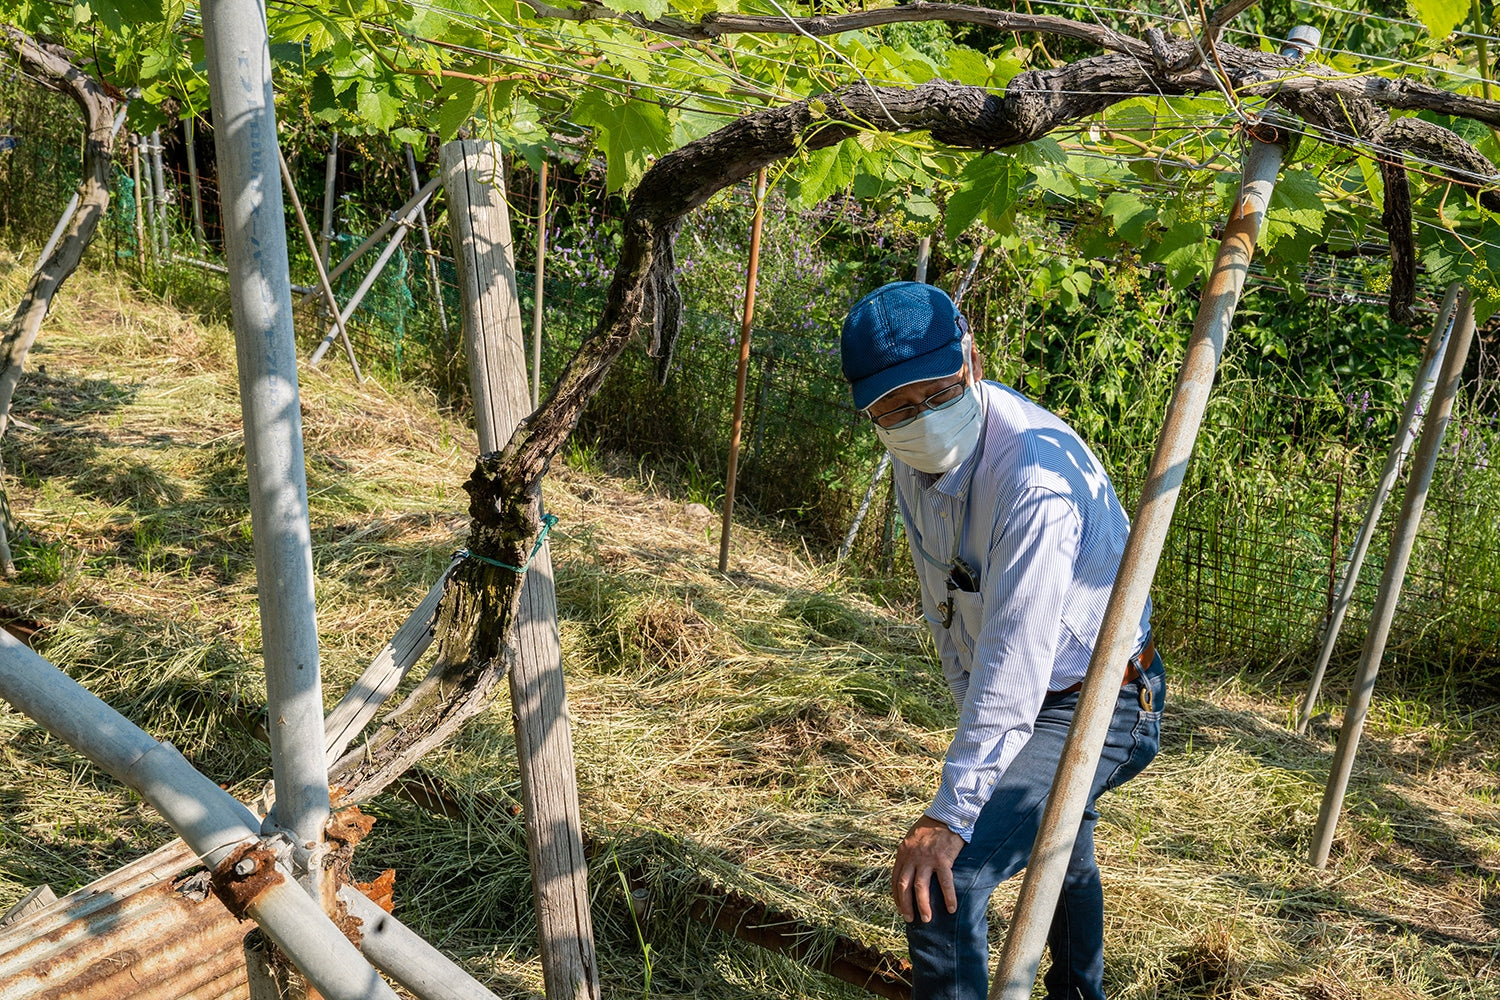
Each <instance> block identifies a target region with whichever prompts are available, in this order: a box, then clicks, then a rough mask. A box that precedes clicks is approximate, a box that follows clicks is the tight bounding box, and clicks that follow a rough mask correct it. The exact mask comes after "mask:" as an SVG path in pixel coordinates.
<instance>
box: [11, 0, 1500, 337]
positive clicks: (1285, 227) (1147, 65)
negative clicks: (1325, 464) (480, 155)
mask: <svg viewBox="0 0 1500 1000" xmlns="http://www.w3.org/2000/svg"><path fill="white" fill-rule="evenodd" d="M1016 6H1019V7H1022V8H1024V10H1015V11H1012V10H998V9H990V8H986V7H979V6H968V5H962V4H948V3H931V4H928V3H913V4H906V5H901V6H879V5H876V4H869V5H859V4H846V3H843V2H832V3H818V4H801V5H799V4H796V3H791V2H789V0H788V2H783V0H740V2H736V0H696V2H695V0H676V2H671V0H610V2H608V3H595V2H583V3H569V2H559V3H558V4H556V5H554V4H551V3H547V2H544V0H531V2H520V0H433V2H424V0H411V2H391V0H334V2H321V0H318V2H312V0H269V3H268V8H267V14H268V19H269V23H270V28H271V34H272V41H273V48H272V56H273V59H274V60H275V62H276V65H277V68H278V71H279V83H280V87H281V91H282V94H283V98H284V100H286V101H287V102H289V108H288V110H292V109H296V110H298V111H301V112H305V114H306V116H307V117H309V118H310V119H311V120H312V121H314V122H319V123H323V124H326V125H327V126H328V127H329V128H335V127H336V128H339V129H341V130H343V131H345V132H351V131H352V132H368V133H373V134H381V135H388V136H391V137H392V139H393V140H394V141H396V142H403V141H412V142H415V141H420V140H421V139H423V138H424V137H426V136H428V135H431V134H432V133H434V132H435V133H437V134H438V135H439V137H440V138H442V139H449V138H452V137H454V136H455V135H457V134H459V132H460V131H461V130H463V131H466V132H469V133H472V134H477V135H485V136H492V137H494V138H497V139H500V140H502V141H504V142H506V143H507V144H509V145H511V146H512V147H513V148H516V149H518V150H520V151H521V152H523V153H525V154H526V155H527V156H529V157H531V158H533V159H536V158H538V157H539V156H540V155H542V153H543V152H544V150H546V149H547V148H549V147H556V146H559V145H565V146H571V147H574V148H575V149H577V148H584V149H587V148H590V147H592V148H593V149H594V150H596V151H597V153H598V154H599V155H601V156H602V157H603V158H604V160H605V162H606V163H607V165H608V181H609V184H610V186H611V188H613V189H620V190H625V191H630V190H632V189H634V188H635V187H636V186H637V185H638V184H639V183H640V182H641V180H642V177H643V176H644V174H645V171H646V170H647V168H648V167H649V165H650V164H651V163H652V162H654V161H655V160H656V159H657V158H659V157H661V156H663V155H664V154H666V153H667V152H669V151H670V150H673V149H678V148H682V147H684V146H687V145H689V144H690V143H692V142H694V141H695V140H700V139H703V138H705V137H707V136H709V135H711V134H712V133H714V132H715V131H716V130H718V129H720V128H722V127H723V126H725V125H726V124H728V123H729V122H731V121H734V120H736V119H740V118H743V117H744V116H747V115H753V114H755V113H757V112H766V111H771V110H774V109H778V108H782V109H784V108H788V107H791V106H793V105H802V106H805V107H806V108H807V109H808V112H809V115H810V120H809V123H808V126H807V127H806V128H802V129H799V130H798V134H797V135H796V136H795V137H792V138H791V140H790V147H789V148H785V149H782V150H780V155H779V156H778V157H777V159H776V164H775V170H776V171H777V174H778V177H777V179H778V180H779V181H780V182H781V187H782V189H783V190H784V191H785V192H786V193H787V194H788V196H789V197H790V199H791V200H792V202H793V204H794V205H813V204H816V203H818V202H820V201H822V200H824V199H826V198H828V197H830V196H832V195H835V194H838V193H840V192H849V193H852V194H853V195H855V196H857V197H860V198H864V199H871V200H875V201H878V202H880V203H882V205H883V206H884V207H885V208H887V209H889V210H891V211H895V212H899V213H901V215H902V216H904V217H905V218H907V219H908V220H909V221H910V222H911V223H912V224H914V225H916V226H923V227H929V228H931V229H933V230H935V231H940V232H943V233H945V234H946V235H948V236H950V237H953V236H957V235H959V234H962V233H965V232H969V231H972V229H973V227H975V226H982V227H984V231H985V234H986V235H987V236H989V237H990V238H998V239H1001V240H1004V239H1019V238H1021V237H1020V236H1019V235H1017V233H1016V228H1017V220H1018V219H1022V220H1025V222H1026V225H1027V226H1030V227H1032V228H1033V229H1034V228H1035V226H1036V224H1037V223H1038V221H1039V220H1041V219H1042V218H1043V216H1044V215H1045V214H1050V215H1052V216H1053V217H1057V216H1059V215H1062V216H1065V217H1066V218H1067V220H1068V223H1069V224H1068V227H1067V229H1068V234H1069V235H1068V238H1067V239H1065V240H1060V242H1059V246H1065V248H1066V250H1067V251H1068V252H1069V253H1070V254H1071V255H1075V256H1076V257H1077V259H1078V260H1079V262H1080V263H1079V265H1078V275H1077V277H1076V278H1075V279H1074V283H1073V290H1074V291H1075V292H1077V291H1082V290H1083V289H1086V288H1087V285H1088V280H1089V279H1088V273H1089V269H1090V266H1091V265H1090V263H1089V262H1097V261H1099V260H1101V259H1105V260H1111V261H1114V262H1117V263H1119V264H1121V265H1154V266H1156V267H1157V268H1159V269H1160V270H1162V271H1164V272H1165V274H1166V276H1167V278H1168V280H1169V281H1170V282H1171V283H1172V284H1173V285H1174V286H1175V287H1179V288H1181V287H1183V286H1185V285H1186V284H1188V283H1190V282H1191V281H1192V280H1194V279H1195V278H1196V277H1198V276H1199V275H1200V274H1201V273H1202V272H1203V268H1204V267H1205V266H1206V263H1207V260H1208V255H1209V246H1210V237H1211V235H1212V233H1213V230H1214V228H1215V226H1216V224H1217V220H1218V219H1219V218H1221V217H1222V215H1223V214H1224V206H1225V203H1226V201H1227V199H1228V197H1229V196H1230V195H1231V194H1232V191H1233V183H1234V180H1235V175H1236V172H1237V170H1238V161H1239V148H1240V144H1241V141H1242V139H1243V137H1244V136H1245V135H1246V134H1247V132H1248V131H1249V130H1250V129H1253V128H1255V127H1257V125H1258V123H1261V122H1262V121H1263V119H1265V118H1266V116H1267V115H1269V114H1271V113H1273V112H1275V111H1280V112H1282V113H1283V117H1282V118H1280V119H1279V120H1277V121H1276V123H1275V126H1274V127H1275V128H1276V129H1277V130H1278V132H1279V133H1281V134H1292V135H1294V136H1295V137H1298V138H1301V139H1304V140H1306V141H1304V142H1302V143H1301V144H1300V146H1299V148H1298V149H1297V151H1296V154H1295V156H1294V158H1293V160H1292V162H1291V163H1290V164H1289V166H1288V167H1287V169H1286V170H1285V171H1284V174H1283V177H1282V180H1281V182H1280V184H1279V185H1278V193H1277V199H1276V203H1275V205H1274V206H1273V208H1272V211H1271V213H1270V217H1269V219H1268V224H1267V227H1266V232H1265V233H1264V234H1263V236H1262V243H1261V251H1262V254H1263V255H1264V256H1263V260H1264V262H1265V266H1266V267H1267V268H1268V270H1269V271H1270V272H1271V273H1272V274H1274V275H1275V276H1276V277H1277V278H1278V279H1279V280H1281V281H1282V283H1283V284H1285V285H1286V287H1288V288H1289V290H1291V291H1292V293H1293V294H1294V295H1296V294H1299V293H1300V292H1301V291H1302V290H1303V289H1304V288H1305V287H1306V284H1307V281H1308V279H1309V275H1308V274H1307V273H1306V272H1307V271H1308V270H1309V268H1310V267H1311V268H1312V270H1313V271H1314V272H1317V273H1316V274H1314V275H1313V277H1314V278H1315V279H1318V280H1323V281H1325V282H1326V281H1327V279H1328V274H1327V272H1328V271H1329V270H1330V269H1334V270H1341V271H1342V273H1344V274H1353V273H1355V272H1358V273H1359V274H1360V275H1361V276H1362V279H1363V284H1364V286H1365V287H1369V288H1374V289H1377V290H1387V291H1388V293H1389V298H1390V304H1391V310H1392V314H1393V316H1394V317H1395V318H1397V319H1400V320H1404V321H1408V322H1410V321H1411V320H1412V318H1413V316H1412V312H1411V309H1412V303H1413V301H1414V297H1415V287H1414V286H1415V279H1416V274H1417V271H1418V269H1419V268H1420V269H1421V270H1422V271H1424V272H1425V274H1426V275H1428V276H1429V278H1430V280H1431V281H1432V282H1433V283H1442V282H1446V281H1450V280H1455V279H1459V280H1464V281H1466V282H1468V283H1469V284H1470V286H1471V287H1473V288H1474V289H1475V290H1476V293H1477V296H1478V298H1479V299H1480V300H1481V302H1484V303H1486V304H1485V305H1482V306H1481V314H1482V315H1484V314H1487V313H1488V311H1489V310H1490V309H1491V308H1493V306H1492V305H1490V304H1489V303H1490V302H1500V279H1497V277H1496V269H1497V268H1500V230H1497V229H1496V226H1495V221H1494V218H1493V216H1492V209H1494V208H1500V196H1496V195H1491V194H1489V190H1490V187H1489V186H1490V185H1491V184H1492V183H1493V182H1494V181H1495V180H1496V177H1495V174H1496V171H1495V168H1494V166H1493V165H1492V164H1493V163H1494V162H1495V161H1496V159H1497V158H1500V140H1497V135H1496V132H1495V129H1496V127H1500V110H1497V108H1496V106H1495V105H1493V104H1491V103H1489V101H1488V100H1487V98H1488V96H1489V93H1490V89H1491V87H1492V81H1491V80H1490V77H1491V74H1492V73H1493V69H1492V67H1491V65H1490V59H1489V52H1488V46H1489V43H1490V41H1492V40H1495V41H1500V38H1495V37H1494V36H1495V35H1500V26H1497V25H1496V11H1497V8H1496V7H1495V6H1494V5H1492V4H1490V3H1488V2H1471V0H1411V6H1410V7H1409V8H1408V7H1406V6H1403V5H1402V4H1399V3H1388V2H1382V0H1337V2H1327V3H1325V2H1322V0H1306V2H1285V0H1278V2H1268V3H1261V4H1259V5H1256V4H1254V3H1253V0H1232V2H1230V3H1228V4H1226V5H1225V6H1223V7H1221V8H1217V9H1210V8H1207V7H1205V5H1204V2H1203V0H1150V2H1148V3H1144V4H1135V5H1132V7H1131V9H1129V10H1125V9H1121V8H1117V7H1110V6H1106V5H1104V4H1099V3H1089V2H1074V0H1058V2H1028V3H1026V4H1021V5H1016ZM0 12H3V13H4V14H6V15H8V16H9V18H10V19H11V20H13V21H14V22H15V23H18V24H20V25H21V26H22V27H23V28H26V29H28V30H31V31H33V32H41V33H43V34H45V35H51V36H53V37H58V38H61V39H62V40H64V41H65V42H67V43H69V44H70V45H71V46H72V47H73V49H74V50H75V51H76V52H77V53H78V54H79V55H80V57H82V58H83V60H84V61H88V60H90V59H92V60H94V61H96V63H97V65H96V67H95V68H96V70H97V72H98V73H99V75H100V76H101V77H102V78H103V79H104V80H106V81H108V82H110V83H113V84H114V85H116V86H118V87H120V88H121V89H124V88H126V87H128V86H130V85H137V84H138V85H140V86H141V87H142V88H143V91H144V95H145V102H144V106H143V107H141V108H140V109H139V110H137V111H136V112H135V114H136V116H137V118H138V120H139V121H140V123H142V124H145V123H146V122H147V120H148V119H150V118H151V117H152V116H153V115H162V116H165V115H168V114H170V113H173V112H176V111H177V110H178V109H179V108H180V107H181V106H183V105H186V106H188V107H190V108H193V109H198V110H206V108H207V94H206V90H205V87H204V83H203V81H202V79H201V76H200V73H201V67H202V46H201V42H200V41H199V39H198V38H197V25H198V11H197V7H196V5H192V4H186V3H182V2H176V0H126V2H123V3H113V4H104V3H99V2H97V0H96V2H94V3H92V4H85V3H75V4H66V3H61V4H60V3H57V2H46V0H25V2H16V0H0ZM1299 24H1307V25H1311V26H1314V27H1316V28H1319V29H1320V30H1321V32H1322V35H1323V42H1322V46H1321V47H1320V49H1319V50H1318V51H1317V52H1316V53H1314V54H1313V55H1312V56H1311V58H1310V59H1308V60H1307V61H1306V62H1304V63H1302V64H1301V65H1298V63H1297V61H1296V60H1294V59H1289V58H1284V57H1281V56H1278V55H1276V52H1277V50H1278V49H1280V48H1281V47H1282V45H1283V39H1284V38H1285V37H1286V35H1287V33H1288V31H1289V30H1290V29H1291V28H1292V27H1293V26H1295V25H1299ZM944 84H946V86H944ZM839 94H842V95H843V99H842V101H839V100H838V99H835V103H837V104H838V107H839V108H840V110H841V112H842V114H833V113H830V111H829V106H830V101H829V99H828V97H826V96H825V95H839ZM960 94H965V95H967V96H966V97H965V98H964V100H965V101H968V102H969V103H971V104H973V106H974V107H973V113H972V114H968V113H966V112H965V111H963V110H961V109H951V108H949V107H948V104H949V103H951V102H952V101H954V100H957V99H958V95H960ZM1002 95H1003V96H1002ZM861 104H867V105H868V106H867V107H865V106H861ZM892 105H898V106H899V107H893V106H892ZM981 105H982V106H983V107H982V108H981ZM898 111H899V112H900V113H898ZM918 111H920V112H921V113H920V114H918V113H917V112H918ZM284 117H287V118H290V116H289V115H287V114H284ZM1001 147H1018V148H1010V149H1008V151H1007V152H1006V153H1005V154H1004V155H984V152H985V151H986V150H992V149H996V148H1001ZM1310 262H1311V263H1310ZM1092 266H1097V264H1095V265H1092ZM1064 280H1067V279H1066V276H1065V278H1064Z"/></svg>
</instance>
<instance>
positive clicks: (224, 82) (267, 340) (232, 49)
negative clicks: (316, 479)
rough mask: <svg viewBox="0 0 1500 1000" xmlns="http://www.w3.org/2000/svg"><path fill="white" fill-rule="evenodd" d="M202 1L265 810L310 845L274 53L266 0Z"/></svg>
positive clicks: (311, 718)
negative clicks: (266, 768) (270, 788)
mask: <svg viewBox="0 0 1500 1000" xmlns="http://www.w3.org/2000/svg"><path fill="white" fill-rule="evenodd" d="M202 12H203V41H204V49H205V53H206V55H207V66H208V79H209V84H210V97H211V99H212V104H213V116H214V117H213V120H214V147H215V150H216V154H217V158H218V167H219V190H220V192H221V197H222V199H223V208H222V213H223V221H224V253H225V259H226V263H227V264H228V266H229V275H230V286H229V291H230V303H231V306H232V309H233V317H234V334H235V350H236V354H237V356H238V361H239V372H240V405H241V409H242V412H243V414H244V425H245V458H246V462H247V464H248V466H249V483H250V523H251V529H252V531H253V533H254V539H255V571H256V581H257V586H258V596H259V600H260V620H261V635H262V650H263V656H264V658H265V664H266V698H267V702H268V705H269V709H270V725H269V726H268V729H269V730H270V742H271V766H272V771H273V773H274V775H275V779H276V803H277V804H276V809H275V812H274V815H273V816H272V817H267V823H268V824H270V823H272V822H273V819H274V822H275V824H279V825H280V826H281V827H282V828H284V829H286V830H289V831H290V832H291V833H292V834H293V835H294V836H295V838H296V840H297V842H298V845H299V846H300V847H302V848H307V847H308V845H318V844H321V843H322V839H323V828H324V826H325V825H326V824H327V822H328V815H329V807H328V769H327V767H326V766H325V764H324V762H323V692H322V682H321V679H320V677H319V668H318V626H317V614H316V611H315V608H314V603H313V568H312V538H311V532H310V530H309V528H308V519H307V476H306V472H305V468H304V465H303V450H302V415H301V407H300V402H299V395H298V388H297V352H296V344H295V342H294V340H293V330H292V296H291V287H290V286H291V282H290V278H289V273H288V266H287V253H286V222H285V216H284V214H283V210H282V204H283V202H282V191H281V175H280V172H279V166H278V156H277V143H276V112H275V105H274V103H273V100H272V94H271V56H270V50H269V47H268V44H267V37H266V19H265V10H264V8H263V7H262V6H261V4H260V2H258V0H205V2H204V3H203V5H202Z"/></svg>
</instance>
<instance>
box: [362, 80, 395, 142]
mask: <svg viewBox="0 0 1500 1000" xmlns="http://www.w3.org/2000/svg"><path fill="white" fill-rule="evenodd" d="M358 93H359V98H358V100H357V101H356V102H355V106H356V107H357V108H358V109H359V116H360V117H361V118H363V119H364V120H365V121H367V122H369V123H370V125H371V127H373V128H374V129H375V130H376V131H377V132H388V131H390V129H391V127H392V126H393V125H395V124H396V119H397V118H399V117H400V116H401V108H402V107H403V106H404V105H405V103H406V102H405V101H404V100H403V99H402V98H401V95H399V94H396V93H393V92H392V91H391V88H390V85H389V84H388V83H386V82H385V81H383V80H363V81H360V84H359V91H358Z"/></svg>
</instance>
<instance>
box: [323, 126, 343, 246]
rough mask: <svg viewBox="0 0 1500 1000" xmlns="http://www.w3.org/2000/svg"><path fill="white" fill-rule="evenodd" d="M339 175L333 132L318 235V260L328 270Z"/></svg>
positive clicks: (329, 147) (336, 140) (337, 147)
mask: <svg viewBox="0 0 1500 1000" xmlns="http://www.w3.org/2000/svg"><path fill="white" fill-rule="evenodd" d="M338 174H339V134H338V131H337V130H334V133H333V139H332V141H331V142H330V143H329V145H328V161H327V163H326V164H325V166H324V170H323V230H322V232H320V233H318V259H319V260H321V261H322V262H323V270H325V271H326V270H328V248H329V244H330V243H331V242H332V240H333V209H334V205H335V204H336V202H335V200H334V186H335V182H336V181H337V179H338Z"/></svg>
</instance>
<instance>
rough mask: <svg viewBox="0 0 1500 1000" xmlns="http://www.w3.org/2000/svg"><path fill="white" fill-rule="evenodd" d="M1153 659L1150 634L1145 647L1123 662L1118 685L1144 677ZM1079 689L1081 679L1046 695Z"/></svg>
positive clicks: (1081, 687)
mask: <svg viewBox="0 0 1500 1000" xmlns="http://www.w3.org/2000/svg"><path fill="white" fill-rule="evenodd" d="M1155 659H1156V637H1155V636H1151V637H1149V638H1148V639H1147V640H1146V645H1145V647H1144V648H1143V649H1142V650H1141V651H1140V652H1139V653H1137V654H1135V655H1134V656H1132V657H1131V658H1130V662H1129V663H1127V664H1125V678H1124V680H1122V681H1120V687H1124V686H1125V685H1126V684H1129V683H1130V682H1131V681H1133V680H1135V679H1136V678H1137V677H1144V676H1145V675H1146V671H1147V670H1150V669H1151V664H1152V662H1153V661H1154V660H1155ZM1081 690H1083V681H1078V682H1077V683H1075V684H1070V685H1068V686H1067V687H1065V688H1063V689H1062V690H1061V691H1048V692H1047V697H1048V698H1061V697H1062V696H1063V695H1067V694H1072V693H1073V692H1075V691H1081Z"/></svg>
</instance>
